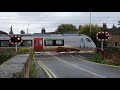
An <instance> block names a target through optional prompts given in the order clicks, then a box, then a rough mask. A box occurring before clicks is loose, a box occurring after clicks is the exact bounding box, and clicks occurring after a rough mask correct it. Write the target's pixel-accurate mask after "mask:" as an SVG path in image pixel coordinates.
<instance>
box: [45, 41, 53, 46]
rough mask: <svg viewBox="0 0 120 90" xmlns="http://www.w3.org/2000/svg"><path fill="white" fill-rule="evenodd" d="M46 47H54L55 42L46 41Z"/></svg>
mask: <svg viewBox="0 0 120 90" xmlns="http://www.w3.org/2000/svg"><path fill="white" fill-rule="evenodd" d="M45 46H53V40H45Z"/></svg>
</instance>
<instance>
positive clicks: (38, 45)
mask: <svg viewBox="0 0 120 90" xmlns="http://www.w3.org/2000/svg"><path fill="white" fill-rule="evenodd" d="M34 51H35V52H40V51H43V38H34Z"/></svg>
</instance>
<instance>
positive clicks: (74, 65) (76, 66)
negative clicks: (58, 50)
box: [53, 56, 106, 78]
mask: <svg viewBox="0 0 120 90" xmlns="http://www.w3.org/2000/svg"><path fill="white" fill-rule="evenodd" d="M53 57H54V58H55V59H57V60H59V61H61V62H63V63H65V64H68V65H71V66H73V67H75V68H78V69H80V70H83V71H86V72H88V73H91V74H93V75H96V76H98V77H101V78H106V76H102V75H99V74H97V73H94V72H91V71H89V70H86V69H83V68H80V67H78V65H76V64H73V63H70V62H67V61H64V60H62V59H60V58H58V57H57V56H53Z"/></svg>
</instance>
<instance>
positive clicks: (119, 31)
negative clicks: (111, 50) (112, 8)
mask: <svg viewBox="0 0 120 90" xmlns="http://www.w3.org/2000/svg"><path fill="white" fill-rule="evenodd" d="M103 28H104V29H106V31H107V32H109V34H110V39H109V40H108V47H111V46H112V47H120V27H119V28H117V27H116V26H114V24H113V27H112V28H107V25H105V24H104V25H103Z"/></svg>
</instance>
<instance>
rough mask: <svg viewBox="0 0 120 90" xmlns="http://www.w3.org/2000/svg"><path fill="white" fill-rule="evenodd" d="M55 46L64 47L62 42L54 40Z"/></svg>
mask: <svg viewBox="0 0 120 90" xmlns="http://www.w3.org/2000/svg"><path fill="white" fill-rule="evenodd" d="M56 46H64V40H56Z"/></svg>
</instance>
